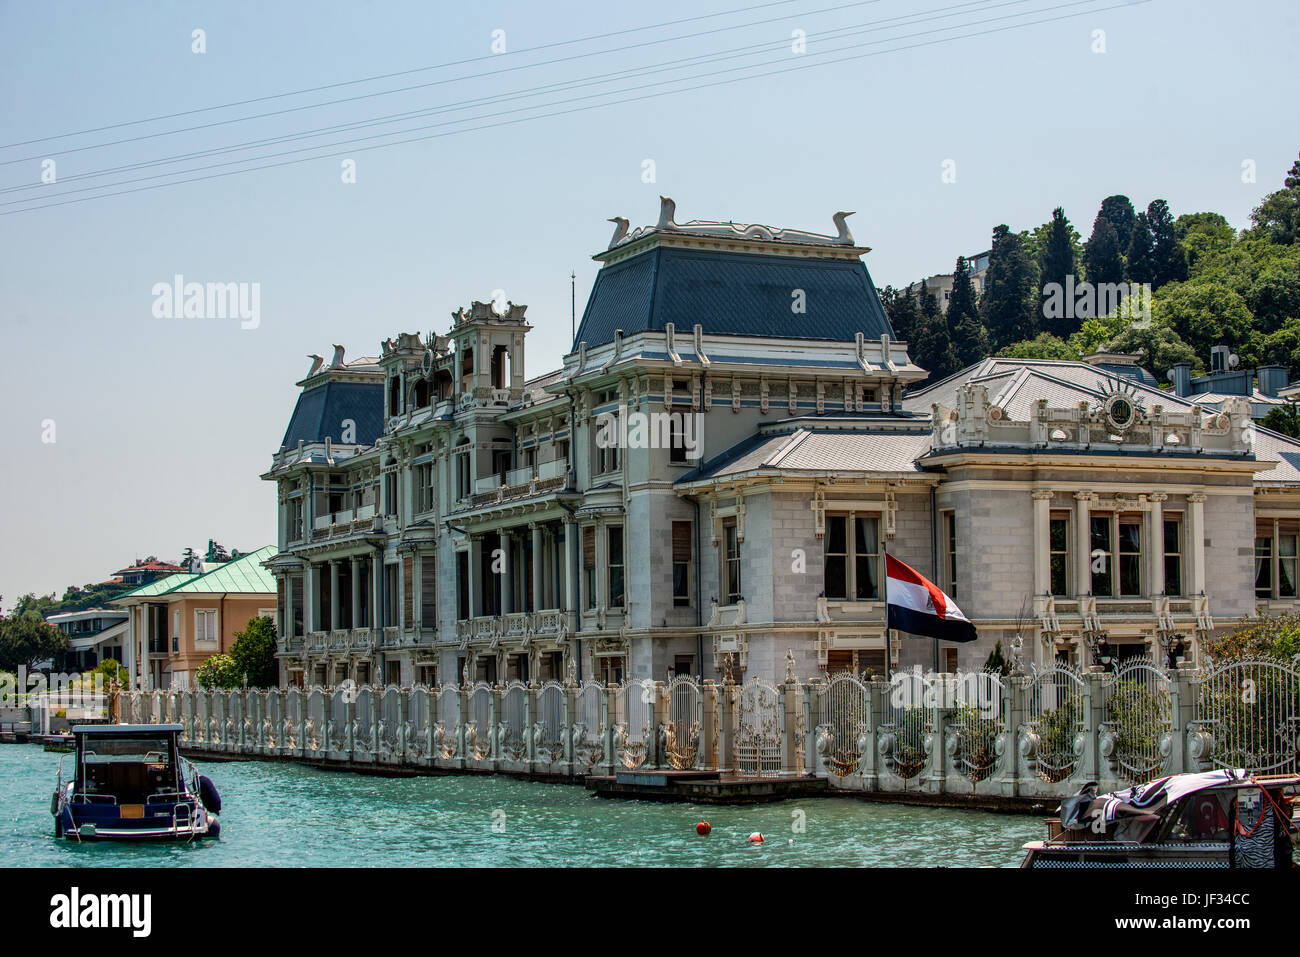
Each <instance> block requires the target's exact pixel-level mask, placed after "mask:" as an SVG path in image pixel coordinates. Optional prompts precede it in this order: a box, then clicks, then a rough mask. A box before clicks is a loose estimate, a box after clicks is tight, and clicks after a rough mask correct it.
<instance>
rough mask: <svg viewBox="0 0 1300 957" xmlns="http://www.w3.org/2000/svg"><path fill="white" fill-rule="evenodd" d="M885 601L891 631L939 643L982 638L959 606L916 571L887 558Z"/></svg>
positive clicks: (891, 556) (892, 558) (889, 557)
mask: <svg viewBox="0 0 1300 957" xmlns="http://www.w3.org/2000/svg"><path fill="white" fill-rule="evenodd" d="M885 601H886V602H887V603H888V605H889V627H890V628H896V629H898V630H899V631H906V632H910V633H911V634H913V635H925V636H926V637H928V638H938V639H939V640H940V641H974V640H975V639H976V638H978V637H979V635H977V634H976V633H975V626H974V625H972V624H971V623H970V619H968V618H967V617H966V616H965V615H963V614H962V613H961V609H960V608H958V607H957V603H956V602H954V601H953V600H952V599H951V598H949V597H948V596H947V595H945V594H944V593H943V592H942V591H941V590H940V589H939V586H937V585H936V584H935V583H934V582H932V581H930V580H929V579H928V578H926V577H925V576H924V575H922V574H921V573H920V572H918V571H917V570H916V569H915V568H912V567H911V566H910V565H906V564H904V563H903V562H900V561H899V560H898V559H897V558H895V557H894V556H893V555H888V554H887V555H885Z"/></svg>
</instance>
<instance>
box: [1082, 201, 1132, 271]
mask: <svg viewBox="0 0 1300 957" xmlns="http://www.w3.org/2000/svg"><path fill="white" fill-rule="evenodd" d="M1083 269H1084V273H1085V277H1084V278H1086V279H1087V280H1088V282H1090V283H1092V284H1093V285H1094V286H1099V285H1101V284H1102V283H1121V282H1123V281H1124V256H1123V255H1122V254H1121V253H1120V248H1119V236H1118V235H1116V233H1115V227H1114V226H1113V225H1111V222H1110V220H1109V219H1107V218H1106V217H1105V216H1103V215H1101V214H1100V213H1098V214H1097V218H1096V219H1095V220H1094V221H1093V224H1092V236H1090V237H1089V238H1088V243H1087V245H1086V246H1084V248H1083Z"/></svg>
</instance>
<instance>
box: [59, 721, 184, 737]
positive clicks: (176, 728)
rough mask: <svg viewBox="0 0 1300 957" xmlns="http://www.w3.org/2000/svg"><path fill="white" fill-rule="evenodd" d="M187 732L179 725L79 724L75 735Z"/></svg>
mask: <svg viewBox="0 0 1300 957" xmlns="http://www.w3.org/2000/svg"><path fill="white" fill-rule="evenodd" d="M183 730H185V729H184V728H183V727H182V726H181V725H179V724H78V725H75V726H74V727H73V729H72V733H73V734H100V735H107V734H170V733H173V732H175V733H180V732H181V731H183Z"/></svg>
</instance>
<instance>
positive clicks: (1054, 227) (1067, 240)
mask: <svg viewBox="0 0 1300 957" xmlns="http://www.w3.org/2000/svg"><path fill="white" fill-rule="evenodd" d="M1073 232H1074V230H1073V229H1071V227H1070V221H1069V220H1068V219H1066V218H1065V210H1064V209H1062V208H1061V207H1060V206H1058V207H1056V209H1054V210H1052V222H1051V224H1050V225H1049V227H1048V230H1047V237H1046V240H1045V241H1044V242H1043V246H1042V249H1040V250H1039V253H1038V273H1039V280H1038V281H1039V288H1040V289H1044V288H1046V287H1047V286H1048V285H1050V284H1051V283H1056V284H1057V285H1058V286H1059V287H1060V289H1061V290H1064V289H1065V288H1066V280H1067V277H1068V276H1075V275H1076V273H1075V269H1076V268H1077V266H1076V263H1075V252H1074V237H1073V235H1072V233H1073ZM1044 295H1045V294H1044ZM1061 312H1062V314H1061V315H1060V316H1058V317H1049V315H1048V314H1047V312H1044V313H1043V319H1042V327H1043V330H1044V331H1045V332H1050V333H1051V334H1052V335H1054V336H1058V337H1060V338H1062V339H1067V338H1069V336H1070V335H1071V333H1073V332H1074V331H1075V330H1076V329H1078V328H1079V320H1078V319H1075V318H1071V316H1073V314H1074V310H1073V308H1070V309H1064V310H1061Z"/></svg>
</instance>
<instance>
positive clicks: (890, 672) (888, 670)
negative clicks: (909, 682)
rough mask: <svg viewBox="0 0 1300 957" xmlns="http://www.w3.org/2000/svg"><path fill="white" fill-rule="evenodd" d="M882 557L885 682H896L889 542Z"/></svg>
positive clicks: (883, 546) (883, 545)
mask: <svg viewBox="0 0 1300 957" xmlns="http://www.w3.org/2000/svg"><path fill="white" fill-rule="evenodd" d="M880 554H881V557H882V558H884V560H885V561H884V565H885V567H884V568H883V569H882V571H884V573H885V587H884V588H883V589H882V591H883V592H884V595H885V680H886V681H893V680H894V632H893V629H892V628H890V627H889V541H888V539H886V540H885V541H883V542H882V543H881V546H880Z"/></svg>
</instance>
